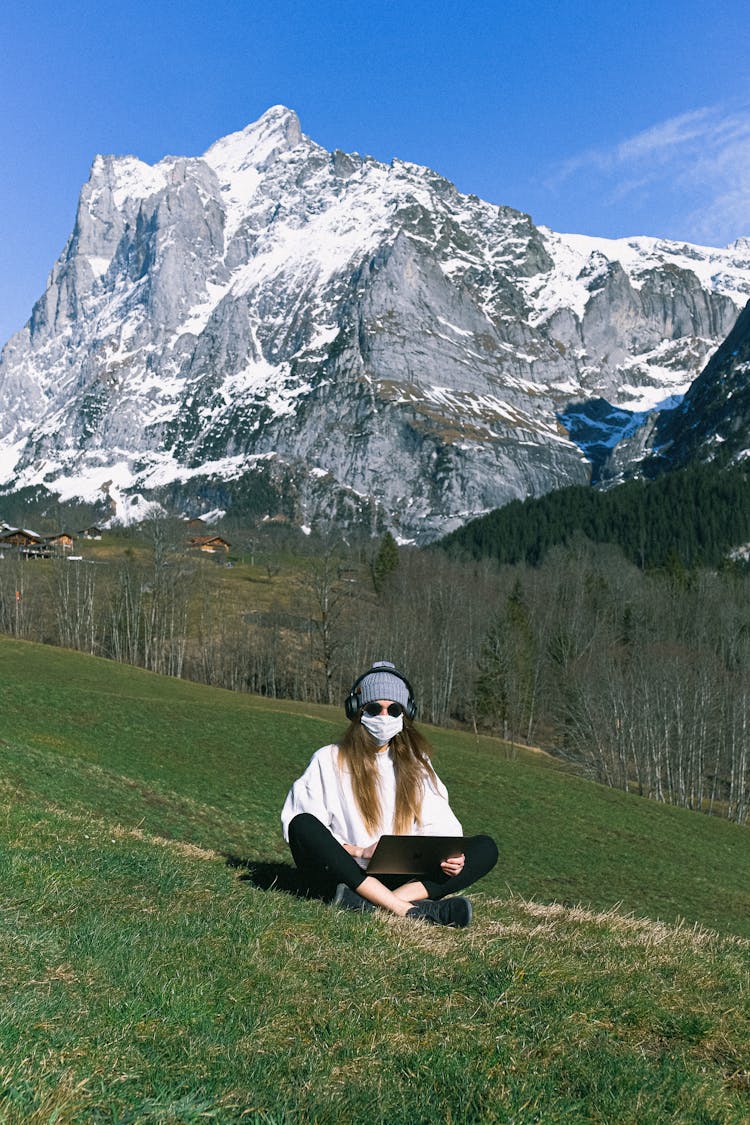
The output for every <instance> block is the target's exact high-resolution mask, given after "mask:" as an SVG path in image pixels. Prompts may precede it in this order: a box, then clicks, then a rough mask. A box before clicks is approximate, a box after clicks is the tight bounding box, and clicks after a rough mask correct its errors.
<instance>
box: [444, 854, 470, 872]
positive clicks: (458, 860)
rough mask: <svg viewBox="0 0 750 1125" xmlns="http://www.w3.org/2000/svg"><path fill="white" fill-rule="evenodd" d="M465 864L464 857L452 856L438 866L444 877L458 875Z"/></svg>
mask: <svg viewBox="0 0 750 1125" xmlns="http://www.w3.org/2000/svg"><path fill="white" fill-rule="evenodd" d="M465 863H466V856H465V855H452V856H451V857H450V858H449V859H444V860H443V862H442V863H441V864H440V866H441V868H442V869H443V871H444V872H445V874H446V875H460V874H461V872H462V871H463V869H464V864H465Z"/></svg>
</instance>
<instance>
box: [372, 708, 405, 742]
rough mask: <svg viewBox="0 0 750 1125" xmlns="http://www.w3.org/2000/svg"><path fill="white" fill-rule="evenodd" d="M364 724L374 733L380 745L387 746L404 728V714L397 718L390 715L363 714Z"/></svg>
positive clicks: (373, 735)
mask: <svg viewBox="0 0 750 1125" xmlns="http://www.w3.org/2000/svg"><path fill="white" fill-rule="evenodd" d="M362 726H363V727H364V728H365V730H366V731H367V732H368V733H369V734H371V735H372V737H373V738H374V739H375V741H376V742H377V744H378V746H385V744H386V742H390V741H391V739H392V738H395V737H396V735H397V734H400V733H401V731H402V730H403V729H404V716H403V715H399V716H398V718H397V719H394V718H392V717H391V716H390V715H363V716H362Z"/></svg>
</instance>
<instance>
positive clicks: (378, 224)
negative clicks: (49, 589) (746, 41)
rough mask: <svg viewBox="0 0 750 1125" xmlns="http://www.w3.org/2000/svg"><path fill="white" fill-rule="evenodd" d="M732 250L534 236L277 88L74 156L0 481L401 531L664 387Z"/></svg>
mask: <svg viewBox="0 0 750 1125" xmlns="http://www.w3.org/2000/svg"><path fill="white" fill-rule="evenodd" d="M748 251H749V246H748V244H747V243H746V240H742V241H741V242H740V243H737V244H735V245H733V246H731V247H729V248H727V249H725V250H718V249H712V248H705V247H696V246H686V245H681V244H680V245H678V244H674V243H669V242H664V241H660V240H657V239H651V238H633V239H627V240H618V241H607V240H604V239H594V238H587V237H585V236H580V235H560V234H556V233H554V232H552V231H550V230H548V229H546V228H541V227H536V226H535V225H534V224H533V222H532V221H531V219H530V218H529V216H527V215H524V214H522V213H520V212H518V211H514V210H512V209H510V208H507V207H498V206H495V205H492V204H489V203H486V202H483V201H482V200H480V199H477V198H476V197H475V196H465V195H462V194H460V193H459V192H458V191H456V189H455V188H454V187H453V185H452V184H450V183H449V182H448V181H446V180H445V179H443V178H442V177H440V176H439V175H437V174H436V173H434V172H432V171H430V170H429V169H427V168H423V167H419V166H416V165H414V164H408V163H403V162H401V161H398V160H394V161H393V162H392V163H391V164H390V165H384V164H382V163H379V162H378V161H375V160H373V159H372V158H370V157H367V156H360V155H358V154H346V153H343V152H333V153H329V152H327V151H325V150H324V149H322V148H321V147H320V146H319V145H317V144H315V143H314V142H313V141H312V140H310V139H309V138H307V137H306V136H304V134H303V133H302V132H301V129H300V124H299V121H298V120H297V117H296V116H295V114H294V113H292V112H291V111H290V110H288V109H285V108H283V107H280V106H277V107H274V108H272V109H271V110H269V111H268V112H267V113H266V114H264V115H263V117H262V118H260V120H259V121H257V122H255V123H254V124H253V125H250V126H248V128H247V129H245V130H243V131H242V132H240V133H237V134H233V135H232V136H229V137H226V138H224V139H222V140H220V141H218V142H217V143H216V144H215V145H213V146H212V147H211V148H210V149H209V150H208V152H206V153H205V154H204V155H203V156H202V157H200V158H184V157H166V158H165V159H164V160H162V161H160V162H159V163H158V164H156V165H154V166H149V165H146V164H144V163H142V162H141V161H139V160H137V159H136V158H135V157H112V156H108V157H97V158H96V160H95V161H94V164H93V166H92V169H91V175H90V178H89V181H88V183H87V184H86V185H85V186H84V188H83V190H82V193H81V197H80V202H79V206H78V213H77V216H76V221H75V226H74V229H73V233H72V235H71V237H70V239H69V241H68V244H67V246H66V248H65V250H64V251H63V254H62V255H61V257H60V259H59V261H58V262H57V263H56V264H55V266H54V268H53V270H52V272H51V274H50V278H49V282H48V286H47V289H46V291H45V293H44V294H43V296H42V297H41V298H40V300H39V301H38V302H37V304H36V305H35V307H34V309H33V311H32V314H31V317H30V320H29V322H28V324H27V325H26V326H25V328H24V329H23V330H22V331H21V332H20V333H18V334H17V335H16V336H14V337H13V338H12V339H11V340H10V341H9V342H8V344H7V345H6V347H5V349H4V351H3V353H2V357H1V358H0V483H2V484H3V485H4V488H5V490H6V491H7V490H9V489H15V488H20V487H24V486H29V485H44V486H45V487H46V488H48V489H50V490H51V491H53V492H56V493H58V494H59V495H60V496H62V497H63V498H65V497H71V496H80V497H82V498H87V499H90V498H94V497H96V496H99V495H102V493H105V494H106V495H107V496H108V497H109V499H110V502H111V504H112V506H113V509H114V511H115V513H116V516H117V517H118V518H120V519H124V520H127V519H128V518H133V517H135V516H137V515H140V514H142V512H143V510H144V502H146V501H149V500H152V501H153V500H157V501H159V502H161V503H162V504H163V505H168V506H170V507H172V508H178V509H179V508H185V507H189V508H190V510H191V511H200V510H201V508H203V509H207V508H215V507H217V506H219V507H234V508H237V509H244V510H246V511H247V512H249V513H252V514H254V515H256V516H258V517H261V516H263V515H269V516H273V515H276V514H279V513H282V514H284V515H286V516H287V517H288V518H289V519H291V520H293V521H296V522H298V523H301V524H305V523H312V522H313V521H315V520H317V519H323V518H326V519H328V518H333V519H335V520H337V521H340V522H351V521H360V522H362V521H364V522H365V523H366V524H367V525H368V526H371V527H372V528H373V530H375V529H379V528H381V527H383V526H386V525H387V526H390V527H391V528H393V529H394V531H395V532H396V533H398V534H400V535H402V536H403V537H405V538H414V539H417V540H421V541H424V540H427V539H429V538H432V537H434V536H435V535H437V534H440V533H443V532H445V531H448V530H449V529H450V528H451V527H455V526H456V525H458V524H459V523H461V522H463V521H464V520H465V519H467V518H469V517H470V516H473V515H477V514H479V513H481V512H483V511H486V510H488V509H490V508H493V507H497V506H499V505H501V504H503V503H505V502H507V501H508V500H510V499H513V498H517V497H523V496H527V495H538V494H541V493H543V492H546V491H548V490H550V489H552V488H556V487H559V486H561V485H565V484H569V483H575V482H585V481H587V480H589V479H591V476H592V472H593V473H594V474H595V475H596V474H597V473H598V472H599V471H600V469H601V467H602V465H603V464H605V463H606V462H607V460H608V459H609V458H611V457H612V455H613V450H615V449H616V447H617V445H618V443H620V442H622V439H623V438H625V439H626V446H627V439H628V435H630V434H631V433H632V432H633V430H634V429H635V428H636V427H637V426H638V425H639V424H640V423H641V422H643V420H644V419H645V418H646V417H647V415H648V412H649V411H651V410H653V409H654V408H655V407H656V406H657V404H660V403H664V401H665V400H668V402H669V404H670V405H673V404H674V403H676V402H678V401H679V399H680V396H681V395H682V394H683V393H684V392H685V390H686V389H687V387H688V386H689V384H690V383H691V382H692V380H693V379H694V378H695V377H696V375H697V374H698V373H699V372H700V371H701V369H702V368H703V367H704V365H705V363H706V361H707V360H708V358H709V357H710V356H711V355H712V353H713V352H714V350H715V349H716V347H717V346H718V344H719V343H720V342H721V341H722V340H723V339H724V337H726V336H727V334H728V333H729V332H730V330H731V329H732V327H733V325H734V323H735V321H736V319H737V316H738V312H739V309H740V308H741V307H742V306H743V305H744V304H745V302H746V301H747V299H748V297H749V296H750V253H749V252H748Z"/></svg>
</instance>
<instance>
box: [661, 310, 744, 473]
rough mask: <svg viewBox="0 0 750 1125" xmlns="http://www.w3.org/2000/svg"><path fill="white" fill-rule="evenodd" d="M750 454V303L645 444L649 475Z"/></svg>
mask: <svg viewBox="0 0 750 1125" xmlns="http://www.w3.org/2000/svg"><path fill="white" fill-rule="evenodd" d="M748 456H750V304H748V305H746V306H745V309H744V310H743V312H742V313H741V314H740V317H739V319H738V321H737V323H736V324H735V326H734V328H733V329H732V331H731V332H730V334H729V336H728V337H727V339H726V340H725V341H724V343H723V344H722V345H721V347H720V348H719V350H718V351H717V352H716V353H715V354H714V356H713V357H712V359H711V360H710V362H709V363H708V365H707V366H706V368H705V370H704V371H703V372H702V373H701V374H700V375H699V376H698V378H697V379H696V380H695V382H694V383H693V384H692V386H691V387H690V389H689V391H688V392H687V394H686V395H685V397H684V398H683V400H682V402H681V403H680V405H679V406H678V407H677V408H676V409H675V410H672V411H670V412H668V413H664V414H659V415H657V417H656V418H655V420H654V423H653V426H652V427H651V429H650V432H649V433H648V435H647V439H646V441H645V443H644V460H643V465H642V469H643V471H644V472H646V473H647V474H649V475H652V474H654V473H658V472H662V471H664V470H668V469H674V468H681V467H683V466H685V465H688V464H690V463H691V462H694V461H716V462H717V463H718V464H719V465H722V466H725V465H730V464H737V463H738V462H741V461H744V460H746V459H747V457H748Z"/></svg>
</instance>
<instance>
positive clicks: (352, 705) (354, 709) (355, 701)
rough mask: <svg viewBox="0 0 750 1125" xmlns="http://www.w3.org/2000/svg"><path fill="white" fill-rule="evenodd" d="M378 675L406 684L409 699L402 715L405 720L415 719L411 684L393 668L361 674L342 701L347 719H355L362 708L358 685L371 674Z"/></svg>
mask: <svg viewBox="0 0 750 1125" xmlns="http://www.w3.org/2000/svg"><path fill="white" fill-rule="evenodd" d="M378 673H380V674H381V675H383V674H387V675H389V676H395V677H396V678H397V679H399V680H401V682H402V683H403V684H406V690H407V691H408V693H409V698H408V700H407V702H406V706H405V707H404V714H405V715H406V717H407V719H414V718H416V714H417V704H416V702H415V700H414V692H413V691H412V687H411V684H410V683H409V681H408V680H407V678H406V676H404V675H402V673H401V672H397V671H396V669H395V668H382V667H379V668H368V669H367V671H366V672H363V673H362V675H361V676H358V677H357V679H356V680H355V681H354V683H353V684H352V686H351V689H350V691H349V694H348V695H347V697H346V699H345V700H344V710H345V711H346V717H347V719H350V720H351V719H356V717H357V714H358V712H359V709H360V707H361V706H362V703H361V700H360V698H359V693H358V691H357V688H358V687H359V685H360V684H361V683H362V681H363V680H364V679H365V677H367V676H370V675H372V674H375V675H378Z"/></svg>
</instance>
